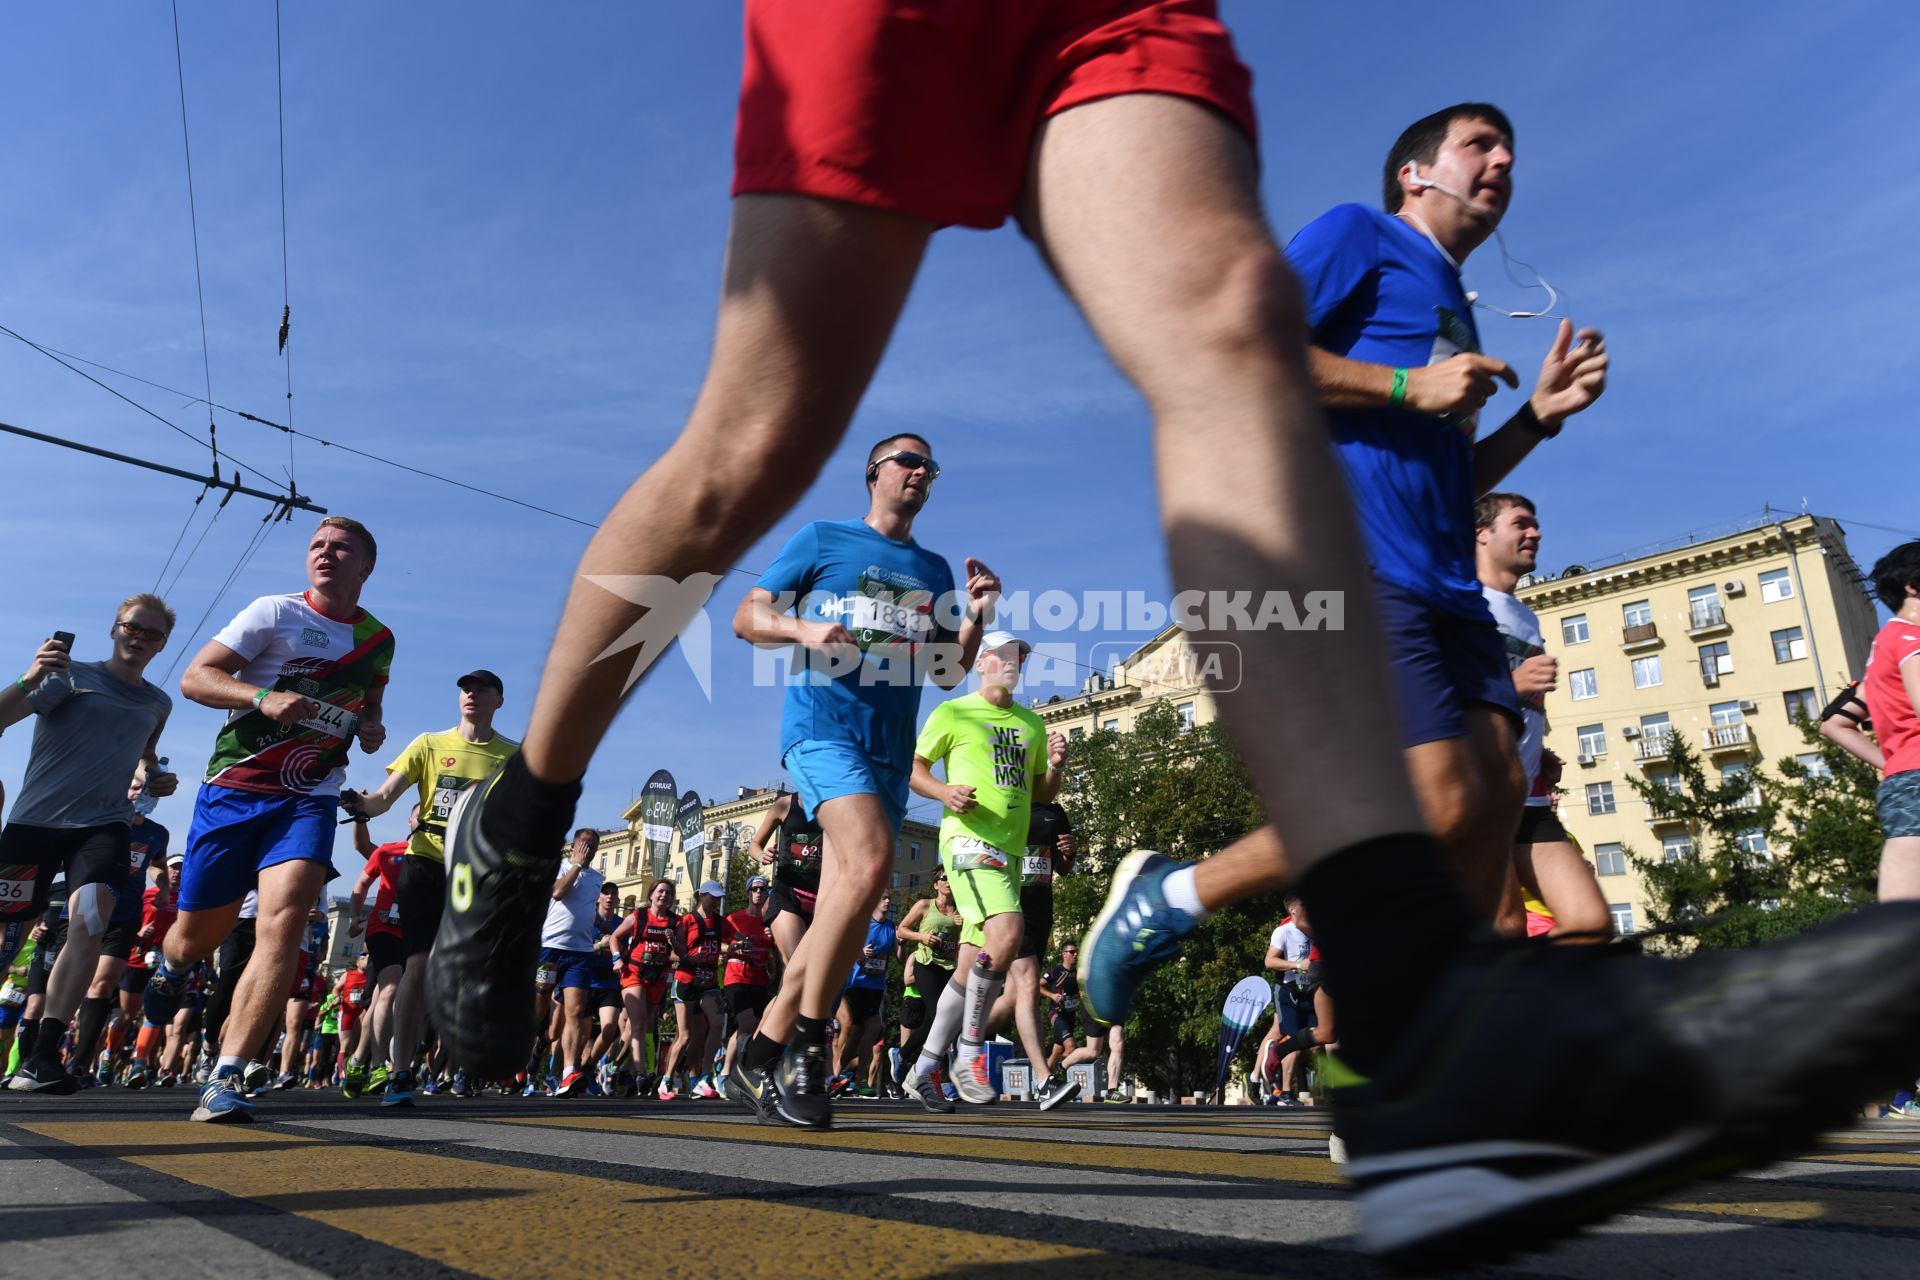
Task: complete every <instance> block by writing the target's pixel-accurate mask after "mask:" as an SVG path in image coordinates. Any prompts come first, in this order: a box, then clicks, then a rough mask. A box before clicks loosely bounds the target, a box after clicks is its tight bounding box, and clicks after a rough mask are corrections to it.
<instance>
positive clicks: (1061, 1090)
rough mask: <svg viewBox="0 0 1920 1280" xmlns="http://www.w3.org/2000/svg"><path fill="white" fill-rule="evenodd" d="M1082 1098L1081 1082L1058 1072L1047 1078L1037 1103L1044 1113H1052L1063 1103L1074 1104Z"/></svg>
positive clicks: (1041, 1087)
mask: <svg viewBox="0 0 1920 1280" xmlns="http://www.w3.org/2000/svg"><path fill="white" fill-rule="evenodd" d="M1079 1096H1080V1082H1079V1081H1078V1080H1076V1079H1074V1078H1073V1077H1072V1076H1069V1075H1068V1074H1067V1073H1066V1072H1064V1071H1056V1072H1054V1073H1053V1074H1052V1075H1050V1076H1048V1077H1047V1082H1046V1083H1045V1084H1043V1085H1041V1086H1040V1096H1039V1098H1038V1099H1037V1101H1038V1102H1039V1103H1040V1109H1041V1110H1042V1111H1051V1110H1053V1109H1054V1108H1055V1107H1057V1106H1059V1105H1060V1104H1061V1103H1063V1102H1072V1101H1073V1100H1074V1099H1075V1098H1077V1097H1079Z"/></svg>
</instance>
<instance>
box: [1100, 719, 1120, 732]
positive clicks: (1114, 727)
mask: <svg viewBox="0 0 1920 1280" xmlns="http://www.w3.org/2000/svg"><path fill="white" fill-rule="evenodd" d="M1100 732H1102V733H1118V732H1120V722H1119V721H1118V720H1103V721H1101V722H1100Z"/></svg>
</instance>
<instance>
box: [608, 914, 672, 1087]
mask: <svg viewBox="0 0 1920 1280" xmlns="http://www.w3.org/2000/svg"><path fill="white" fill-rule="evenodd" d="M673 899H674V887H673V881H671V880H666V879H661V880H655V881H654V882H653V888H651V889H649V890H648V891H647V905H646V906H644V907H639V908H636V909H635V910H634V912H633V913H632V914H631V915H629V916H628V917H627V918H626V919H625V920H622V921H621V922H620V927H619V928H617V929H615V930H614V931H613V932H612V933H611V934H609V935H607V938H606V939H605V942H606V945H607V947H608V949H609V950H611V951H612V952H613V954H614V960H615V964H616V965H617V966H618V967H619V970H620V1003H621V1005H622V1006H623V1007H624V1009H625V1012H626V1024H627V1048H628V1049H629V1050H630V1051H631V1052H632V1054H633V1070H634V1073H635V1074H636V1075H637V1076H639V1081H638V1082H637V1083H636V1085H635V1086H634V1092H635V1093H637V1094H639V1095H641V1096H642V1097H644V1096H645V1095H646V1094H647V1092H648V1090H650V1089H652V1088H653V1086H654V1085H655V1084H656V1083H657V1082H658V1065H657V1064H656V1062H655V1061H654V1056H655V1051H656V1049H657V1047H658V1046H657V1045H656V1044H655V1041H654V1032H655V1031H656V1030H657V1029H658V1028H659V1026H660V1011H661V1010H663V1009H665V1008H666V1007H667V987H668V986H669V985H670V984H671V983H672V981H673V965H674V952H673V928H674V924H675V922H676V921H677V920H678V919H679V918H680V913H679V912H678V911H675V910H674V907H673Z"/></svg>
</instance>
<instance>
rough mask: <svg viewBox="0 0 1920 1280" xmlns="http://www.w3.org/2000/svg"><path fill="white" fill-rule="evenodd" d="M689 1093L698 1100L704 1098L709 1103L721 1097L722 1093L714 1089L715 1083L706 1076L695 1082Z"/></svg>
mask: <svg viewBox="0 0 1920 1280" xmlns="http://www.w3.org/2000/svg"><path fill="white" fill-rule="evenodd" d="M688 1092H690V1093H692V1094H693V1096H694V1097H696V1098H704V1099H707V1100H709V1101H711V1100H712V1099H714V1098H717V1097H719V1096H720V1091H719V1090H718V1089H715V1088H714V1087H713V1081H711V1080H709V1079H707V1078H706V1077H705V1076H701V1077H700V1078H699V1079H698V1080H695V1081H694V1082H693V1088H692V1089H690V1090H688Z"/></svg>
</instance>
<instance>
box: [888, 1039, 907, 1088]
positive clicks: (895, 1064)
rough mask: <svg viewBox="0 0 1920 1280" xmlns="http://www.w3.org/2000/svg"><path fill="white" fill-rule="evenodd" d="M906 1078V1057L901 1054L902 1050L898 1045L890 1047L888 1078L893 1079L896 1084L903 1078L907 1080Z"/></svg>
mask: <svg viewBox="0 0 1920 1280" xmlns="http://www.w3.org/2000/svg"><path fill="white" fill-rule="evenodd" d="M906 1078H907V1063H906V1059H904V1058H902V1057H901V1056H900V1050H899V1048H898V1047H890V1048H889V1049H888V1050H887V1079H889V1080H891V1081H893V1082H894V1083H895V1084H899V1083H900V1082H901V1081H902V1080H905V1079H906Z"/></svg>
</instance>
